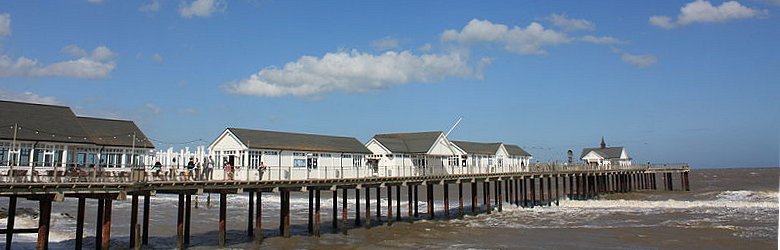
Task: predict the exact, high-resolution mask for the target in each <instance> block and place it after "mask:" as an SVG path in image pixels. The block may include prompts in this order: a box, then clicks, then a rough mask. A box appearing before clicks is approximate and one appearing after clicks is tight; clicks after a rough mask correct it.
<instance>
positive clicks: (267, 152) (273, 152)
mask: <svg viewBox="0 0 780 250" xmlns="http://www.w3.org/2000/svg"><path fill="white" fill-rule="evenodd" d="M263 154H264V155H279V152H277V151H263Z"/></svg>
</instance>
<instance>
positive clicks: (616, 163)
mask: <svg viewBox="0 0 780 250" xmlns="http://www.w3.org/2000/svg"><path fill="white" fill-rule="evenodd" d="M580 159H581V160H582V161H583V162H585V163H586V164H587V165H588V166H590V167H593V168H597V169H616V168H627V167H630V166H631V157H629V156H628V153H626V149H625V148H623V147H607V143H605V142H604V137H602V138H601V145H600V147H598V148H583V149H582V154H580Z"/></svg>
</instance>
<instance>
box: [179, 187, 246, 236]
mask: <svg viewBox="0 0 780 250" xmlns="http://www.w3.org/2000/svg"><path fill="white" fill-rule="evenodd" d="M250 204H251V203H250ZM250 206H251V205H250ZM191 219H192V195H191V194H186V195H184V246H189V245H190V227H191V225H192V223H191V222H192V220H191Z"/></svg>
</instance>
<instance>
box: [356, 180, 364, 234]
mask: <svg viewBox="0 0 780 250" xmlns="http://www.w3.org/2000/svg"><path fill="white" fill-rule="evenodd" d="M362 223H363V222H362V221H361V218H360V189H357V188H355V226H356V227H360V226H361V225H362Z"/></svg>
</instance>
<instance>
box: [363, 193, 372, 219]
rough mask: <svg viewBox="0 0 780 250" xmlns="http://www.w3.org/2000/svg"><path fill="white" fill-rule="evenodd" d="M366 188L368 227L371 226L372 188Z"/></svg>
mask: <svg viewBox="0 0 780 250" xmlns="http://www.w3.org/2000/svg"><path fill="white" fill-rule="evenodd" d="M365 190H366V223H365V224H364V225H365V226H366V228H371V188H368V187H367V188H365Z"/></svg>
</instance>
